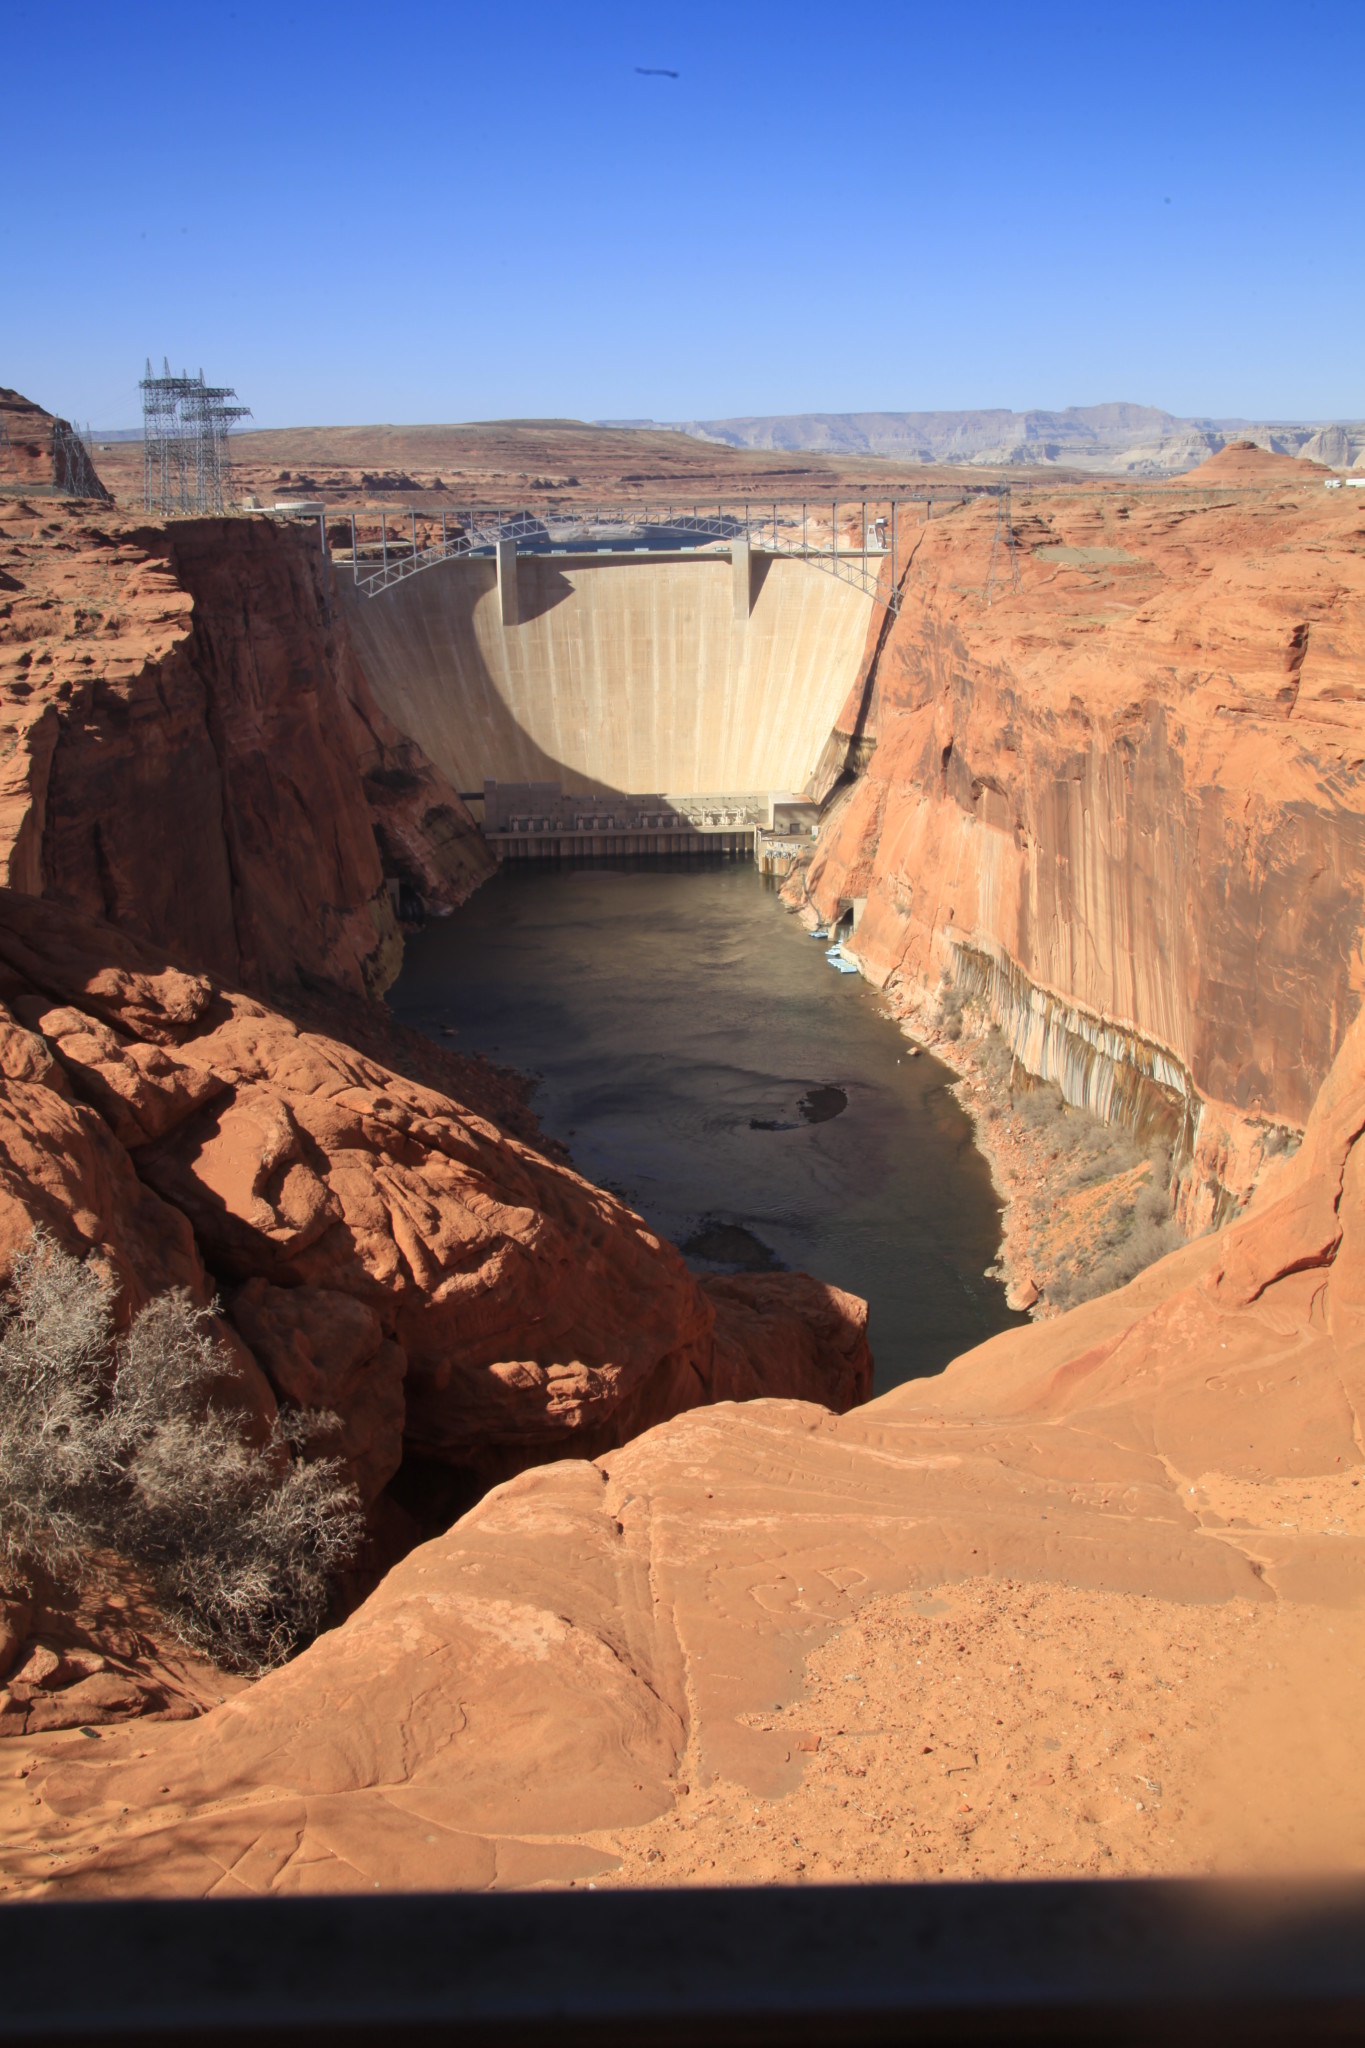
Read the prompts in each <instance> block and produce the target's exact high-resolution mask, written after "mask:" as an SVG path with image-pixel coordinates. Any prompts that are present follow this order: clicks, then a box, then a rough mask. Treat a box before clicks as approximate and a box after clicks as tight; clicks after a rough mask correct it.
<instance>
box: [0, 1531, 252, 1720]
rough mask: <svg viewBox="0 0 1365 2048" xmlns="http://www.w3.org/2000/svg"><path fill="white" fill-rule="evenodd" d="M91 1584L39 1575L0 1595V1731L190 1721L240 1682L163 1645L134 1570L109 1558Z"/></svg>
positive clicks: (162, 1631)
mask: <svg viewBox="0 0 1365 2048" xmlns="http://www.w3.org/2000/svg"><path fill="white" fill-rule="evenodd" d="M97 1576H98V1578H99V1582H100V1583H99V1586H98V1589H96V1588H95V1587H94V1585H93V1584H92V1585H91V1586H90V1587H86V1588H82V1589H78V1590H76V1591H74V1592H73V1591H70V1590H66V1591H62V1590H60V1589H58V1588H56V1587H54V1586H52V1585H50V1584H48V1583H46V1582H45V1581H44V1582H42V1583H41V1584H39V1585H38V1586H37V1587H35V1588H34V1589H33V1591H32V1592H31V1593H30V1594H28V1595H27V1596H25V1597H23V1598H20V1597H18V1596H15V1595H9V1596H5V1597H0V1737H4V1738H7V1739H8V1740H9V1741H11V1742H16V1741H19V1740H21V1739H23V1738H25V1737H29V1736H36V1735H52V1734H57V1733H59V1732H61V1731H62V1730H66V1729H86V1730H90V1729H94V1728H102V1727H107V1726H109V1725H111V1724H114V1723H117V1722H120V1721H133V1720H137V1721H145V1720H154V1721H188V1720H193V1719H194V1718H195V1717H196V1716H197V1715H198V1714H200V1713H202V1712H203V1711H204V1710H205V1709H206V1708H207V1707H210V1706H213V1705H215V1704H217V1703H219V1702H220V1701H221V1700H222V1699H223V1698H225V1697H226V1696H227V1695H228V1694H230V1693H232V1692H235V1691H237V1690H238V1689H239V1688H240V1686H241V1685H242V1683H243V1681H242V1680H241V1679H239V1678H234V1677H233V1676H231V1675H230V1674H228V1673H226V1672H222V1671H219V1670H217V1669H216V1667H215V1666H214V1665H212V1664H211V1663H209V1662H208V1660H207V1659H206V1658H204V1657H201V1656H198V1655H196V1654H195V1653H193V1652H190V1651H186V1650H185V1649H183V1647H177V1646H173V1645H170V1644H168V1643H167V1642H166V1640H165V1633H166V1632H165V1629H164V1627H163V1626H162V1624H161V1622H160V1618H159V1616H158V1615H157V1614H156V1612H155V1609H154V1607H153V1606H152V1604H151V1602H150V1601H149V1600H148V1598H147V1596H146V1593H145V1589H144V1588H142V1587H141V1586H140V1585H139V1583H138V1581H137V1579H136V1576H135V1575H134V1574H132V1573H130V1572H129V1571H128V1569H127V1568H126V1567H125V1566H123V1565H122V1564H120V1562H119V1560H117V1559H114V1558H108V1559H104V1560H101V1561H100V1570H99V1572H98V1575H97Z"/></svg>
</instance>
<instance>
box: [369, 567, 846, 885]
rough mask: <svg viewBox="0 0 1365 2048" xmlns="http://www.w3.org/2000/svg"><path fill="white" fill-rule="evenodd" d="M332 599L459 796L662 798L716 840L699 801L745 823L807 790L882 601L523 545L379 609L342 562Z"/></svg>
mask: <svg viewBox="0 0 1365 2048" xmlns="http://www.w3.org/2000/svg"><path fill="white" fill-rule="evenodd" d="M336 587H337V590H338V593H339V594H340V596H341V597H342V599H343V601H344V602H345V603H346V606H347V611H348V615H349V617H350V621H351V627H352V631H353V634H354V638H355V644H356V649H357V653H358V654H359V656H360V660H361V663H362V665H363V667H364V669H365V673H366V675H367V677H368V679H369V681H370V684H371V687H372V688H373V690H374V692H375V695H376V697H377V698H378V700H379V702H380V704H381V705H382V706H383V708H384V710H385V711H386V712H387V713H388V715H389V716H390V717H391V718H392V719H393V721H394V723H395V724H396V725H397V726H399V728H400V729H401V730H402V731H404V732H406V733H408V734H410V735H411V736H412V738H414V739H415V740H417V741H418V742H419V743H420V745H421V746H422V747H423V748H424V749H425V751H426V752H427V754H428V755H429V756H430V757H431V759H432V760H433V761H435V762H436V764H437V765H438V766H439V767H440V768H441V769H442V771H443V772H444V773H445V774H446V775H447V776H448V777H449V779H450V781H451V782H452V783H454V785H455V787H456V788H457V789H460V790H462V791H469V792H472V791H478V790H480V789H481V788H482V787H483V785H484V784H485V783H486V782H490V781H491V782H495V783H498V784H501V785H507V784H512V785H522V786H526V785H533V784H539V785H541V786H542V789H543V790H546V791H547V792H548V791H549V790H552V789H553V786H554V785H556V784H558V785H559V786H560V788H561V789H562V790H563V791H564V792H566V793H570V792H572V793H577V794H579V795H581V796H583V797H588V798H596V799H599V800H600V799H605V798H610V797H613V796H616V797H620V796H625V797H628V798H629V797H637V798H638V797H646V796H656V797H658V798H660V799H662V798H663V797H665V796H666V797H667V798H668V799H670V803H671V804H672V806H673V809H672V813H671V815H677V813H678V810H679V806H680V805H681V808H682V809H683V810H686V811H689V812H691V814H692V816H693V818H694V820H695V821H696V823H697V825H698V827H699V828H700V829H705V824H704V823H703V821H702V819H701V817H700V816H699V813H698V807H697V802H696V800H697V799H699V798H708V799H711V800H713V801H714V803H715V805H716V808H715V809H713V810H712V811H710V812H709V813H708V814H707V819H706V821H705V822H706V823H709V824H710V825H711V826H713V827H721V826H723V825H726V824H729V825H734V824H735V823H736V822H742V819H743V816H744V812H745V807H746V805H747V807H748V810H749V813H750V823H751V824H752V822H753V821H754V820H755V818H756V817H757V815H758V806H759V805H763V806H768V805H769V799H770V798H771V796H772V795H773V794H774V793H777V792H789V791H799V790H801V789H803V788H804V786H805V785H806V784H807V783H808V782H809V780H810V778H811V776H812V774H813V772H814V770H815V767H816V764H817V762H818V761H819V758H820V755H821V752H822V750H823V748H824V746H825V743H826V741H827V740H828V738H829V735H830V731H831V728H832V727H833V725H834V722H835V720H836V718H837V717H838V715H839V712H840V710H841V709H842V707H843V705H844V702H845V700H846V698H847V696H848V693H849V690H850V688H851V687H852V685H853V683H854V681H855V680H856V677H857V673H858V669H859V665H860V663H861V660H862V657H863V653H864V649H865V647H866V643H867V636H868V627H869V622H870V620H871V616H872V611H873V602H874V601H873V599H872V597H871V596H870V595H868V594H867V593H866V592H865V591H863V590H861V589H858V588H855V587H853V586H851V585H850V584H848V583H846V582H843V581H841V580H839V579H838V578H836V577H834V576H831V575H828V574H825V573H821V572H820V571H819V570H818V569H817V568H814V567H812V566H811V565H809V564H808V563H805V562H802V561H801V560H799V559H792V558H786V557H782V556H764V555H761V554H759V553H758V552H757V551H756V550H755V551H752V552H751V551H750V550H749V549H748V548H746V547H744V546H743V545H742V544H736V545H735V546H734V547H733V548H730V549H724V550H721V549H717V550H714V551H713V550H707V551H704V552H703V551H701V550H697V551H690V550H687V551H680V552H678V553H663V552H651V553H648V554H646V553H643V552H641V553H637V554H628V553H621V552H616V553H607V552H602V553H586V552H585V553H577V554H570V553H558V554H544V553H541V554H532V553H526V554H521V555H516V554H514V553H513V551H512V550H511V549H510V548H508V549H505V550H501V551H500V559H499V558H494V557H491V556H486V555H485V556H468V557H465V558H463V559H454V560H447V561H442V562H438V563H436V564H434V565H433V566H432V567H430V568H428V569H425V570H423V572H422V573H421V574H419V575H414V576H412V577H410V578H409V579H408V580H407V581H405V582H403V583H401V584H397V585H395V586H393V587H392V588H389V589H386V590H383V591H382V592H380V593H379V594H378V595H377V596H375V597H367V596H366V595H365V594H364V593H363V591H360V590H358V589H356V587H355V586H354V584H353V582H352V579H351V578H350V577H349V576H348V575H347V574H346V572H345V570H344V569H342V568H338V571H337V574H336ZM566 800H567V798H566ZM675 800H676V801H675ZM551 807H552V806H551V803H550V799H549V797H548V794H547V796H546V800H545V803H544V804H543V805H542V808H551ZM599 807H600V806H599ZM629 808H630V807H629V806H624V807H623V806H620V805H618V806H617V811H618V812H622V811H623V810H624V811H628V810H629ZM585 822H588V823H590V822H591V821H590V820H587V821H585ZM638 822H639V823H640V825H641V826H646V825H648V824H650V823H654V824H659V823H662V822H664V820H663V819H662V818H659V819H644V818H641V819H640V820H639V821H638ZM528 823H531V824H538V823H540V821H539V820H534V821H532V820H528ZM485 824H486V827H491V828H493V829H496V827H494V820H493V818H492V817H491V816H489V817H488V818H486V820H485ZM548 824H549V821H548V820H546V821H545V822H544V825H543V826H542V829H548ZM509 850H520V849H509ZM661 850H662V849H661Z"/></svg>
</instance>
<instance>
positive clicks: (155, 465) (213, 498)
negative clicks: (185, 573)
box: [141, 356, 251, 519]
mask: <svg viewBox="0 0 1365 2048" xmlns="http://www.w3.org/2000/svg"><path fill="white" fill-rule="evenodd" d="M161 364H162V374H161V375H160V376H159V377H154V376H153V375H152V365H151V359H150V358H148V362H147V374H146V376H145V377H144V378H143V379H142V386H141V388H142V497H143V503H144V504H145V505H146V507H147V510H148V511H149V512H159V513H160V514H161V515H162V517H163V518H167V519H168V518H170V517H171V516H172V514H174V513H176V512H222V511H223V510H224V509H225V495H224V494H225V488H226V484H227V478H228V472H229V469H230V467H231V464H230V460H229V456H228V435H229V433H230V432H231V430H232V427H233V425H234V423H235V422H236V421H237V420H244V419H250V417H251V413H250V409H249V408H248V407H247V406H245V405H233V404H230V403H229V401H230V400H232V399H235V398H236V396H237V394H236V392H235V391H231V390H229V389H228V387H227V385H225V384H206V383H205V382H204V373H203V371H202V370H201V371H200V372H199V375H198V376H197V377H191V376H190V375H189V373H188V371H185V370H182V371H181V373H180V375H179V376H178V377H177V376H174V375H173V374H172V371H171V366H170V364H169V363H168V362H167V361H166V358H165V357H164V356H163V357H162V359H161Z"/></svg>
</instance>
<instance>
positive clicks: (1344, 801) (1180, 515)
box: [791, 448, 1365, 1225]
mask: <svg viewBox="0 0 1365 2048" xmlns="http://www.w3.org/2000/svg"><path fill="white" fill-rule="evenodd" d="M998 519H999V513H998V509H997V506H996V505H995V504H994V503H990V504H987V503H982V504H977V505H974V506H966V507H963V508H961V509H960V510H957V511H954V512H952V513H951V514H949V515H948V516H946V517H943V518H941V519H935V520H934V521H933V522H932V523H926V524H924V525H923V526H921V528H920V529H919V531H918V533H917V534H915V535H914V536H913V538H912V541H911V545H910V551H909V562H908V567H907V569H906V572H905V577H904V583H903V590H904V601H903V606H902V609H901V612H900V616H899V618H898V619H897V620H896V621H895V623H894V624H893V625H892V627H891V628H890V630H889V632H888V633H887V635H886V638H885V641H884V644H883V645H882V646H881V649H880V653H879V654H878V656H877V659H876V662H875V666H874V668H873V671H872V673H871V675H870V677H869V676H866V675H865V676H864V678H863V679H862V680H861V681H860V684H859V686H858V687H857V688H856V689H855V691H854V692H853V693H851V696H850V701H849V703H848V704H847V705H846V706H845V709H844V712H843V714H842V716H841V718H840V720H839V721H838V729H839V731H840V733H842V734H844V735H852V734H854V733H855V732H856V733H857V735H858V744H859V746H860V747H861V749H862V758H863V760H864V761H865V762H866V764H867V765H866V769H865V773H863V775H862V776H861V779H860V780H859V781H858V782H857V783H856V784H855V786H854V787H853V788H852V789H851V790H849V791H848V792H847V793H845V794H842V795H841V796H839V797H838V798H836V801H835V805H834V807H833V809H832V813H831V814H830V815H829V816H828V817H827V820H826V824H825V826H824V828H823V829H822V833H821V839H820V846H819V852H818V854H817V856H816V858H815V861H814V863H813V865H812V866H811V868H810V869H809V871H808V872H807V873H806V874H805V875H803V876H801V877H798V878H797V880H796V882H795V883H794V885H793V886H792V890H791V893H792V895H793V897H794V898H796V899H798V900H802V899H805V900H809V902H810V904H811V905H812V906H813V907H814V908H815V909H817V910H818V911H819V912H820V913H821V914H822V915H825V914H836V913H837V912H838V910H839V909H840V908H841V906H843V905H846V904H848V903H851V902H853V901H854V900H856V899H866V902H865V909H864V910H863V912H862V915H861V918H860V921H859V924H858V928H857V932H856V936H855V938H854V940H853V942H852V943H853V950H854V951H855V953H856V954H857V957H858V958H859V960H860V961H861V963H862V965H863V967H864V971H865V972H866V973H868V974H869V975H870V976H871V977H872V978H873V979H874V980H875V981H876V982H878V983H879V984H881V985H883V986H893V987H895V988H896V989H899V990H901V991H902V992H906V991H918V992H919V994H920V996H921V997H923V996H931V995H932V992H933V991H934V990H935V989H936V988H937V987H938V985H939V984H940V982H941V981H947V982H949V983H955V984H957V985H958V986H959V987H960V988H961V989H962V991H963V992H964V993H965V994H967V995H969V996H972V995H975V996H979V997H981V998H982V999H983V1000H984V1001H985V1002H986V1003H987V1005H988V1006H989V1008H990V1010H991V1012H992V1014H993V1015H994V1016H995V1017H996V1019H997V1021H998V1022H999V1023H1000V1024H1001V1026H1002V1028H1003V1029H1004V1030H1005V1032H1006V1034H1007V1036H1008V1037H1009V1039H1010V1041H1011V1043H1012V1044H1013V1046H1014V1048H1015V1050H1016V1052H1017V1053H1018V1054H1019V1056H1020V1057H1021V1058H1022V1059H1023V1060H1024V1061H1025V1063H1026V1065H1028V1066H1029V1068H1030V1069H1031V1071H1033V1072H1034V1073H1039V1074H1045V1075H1047V1076H1049V1077H1051V1078H1054V1079H1056V1080H1058V1081H1059V1082H1061V1084H1062V1086H1063V1089H1064V1092H1065V1093H1066V1094H1067V1097H1068V1099H1069V1100H1072V1101H1075V1102H1081V1101H1085V1102H1088V1103H1089V1104H1090V1105H1091V1106H1092V1107H1094V1108H1096V1109H1098V1110H1099V1111H1100V1112H1101V1113H1102V1114H1108V1115H1118V1116H1120V1117H1121V1118H1123V1119H1125V1120H1126V1121H1128V1122H1130V1123H1131V1124H1133V1125H1134V1127H1135V1128H1137V1129H1138V1130H1139V1132H1141V1131H1143V1130H1146V1129H1152V1128H1159V1129H1160V1130H1161V1131H1162V1132H1163V1134H1164V1135H1167V1136H1169V1137H1173V1138H1175V1139H1176V1141H1177V1143H1178V1144H1179V1145H1180V1147H1181V1149H1182V1150H1183V1151H1184V1153H1185V1154H1186V1156H1187V1162H1188V1164H1189V1169H1190V1170H1189V1173H1188V1175H1187V1180H1186V1184H1185V1189H1184V1195H1183V1208H1184V1219H1185V1221H1186V1222H1187V1224H1190V1225H1202V1224H1203V1223H1205V1222H1207V1221H1208V1220H1209V1219H1210V1218H1211V1217H1213V1216H1214V1215H1216V1214H1219V1213H1222V1211H1223V1210H1224V1209H1225V1207H1226V1204H1227V1202H1228V1200H1229V1199H1232V1198H1236V1197H1240V1196H1242V1195H1244V1194H1245V1193H1246V1192H1247V1190H1248V1189H1249V1187H1250V1186H1251V1185H1252V1184H1254V1181H1255V1179H1256V1176H1257V1174H1258V1173H1259V1172H1260V1171H1261V1169H1262V1167H1263V1165H1264V1162H1265V1159H1266V1158H1267V1157H1268V1156H1270V1155H1271V1154H1273V1153H1274V1152H1275V1151H1276V1150H1278V1149H1279V1148H1280V1147H1281V1146H1282V1145H1283V1143H1284V1142H1285V1139H1286V1135H1287V1134H1288V1135H1289V1136H1290V1137H1291V1138H1292V1134H1293V1133H1294V1132H1295V1131H1297V1130H1300V1129H1301V1128H1302V1126H1303V1124H1304V1122H1305V1120H1306V1118H1307V1115H1308V1112H1309V1109H1310V1108H1311V1105H1312V1103H1313V1100H1314V1098H1315V1096H1316V1094H1317V1091H1318V1089H1319V1087H1320V1086H1321V1084H1322V1081H1323V1078H1324V1076H1325V1075H1326V1073H1327V1070H1328V1068H1329V1066H1330V1065H1331V1062H1332V1059H1333V1057H1334V1055H1335V1053H1336V1051H1337V1049H1338V1047H1339V1046H1340V1044H1341V1042H1342V1039H1343V1037H1344V1034H1345V1032H1346V1029H1347V1027H1348V1025H1349V1024H1350V1022H1351V1020H1352V1018H1353V1017H1354V1016H1355V1014H1356V1011H1357V1009H1358V1007H1359V1002H1360V993H1361V986H1362V978H1363V977H1365V958H1363V957H1362V926H1363V923H1365V803H1363V802H1362V774H1363V773H1365V711H1362V703H1365V685H1362V682H1361V677H1360V661H1361V653H1362V649H1365V506H1362V505H1361V503H1360V501H1359V499H1358V498H1357V496H1356V494H1355V493H1354V492H1353V491H1349V490H1339V491H1333V492H1328V491H1325V490H1324V489H1323V487H1322V473H1321V472H1319V471H1315V470H1314V469H1313V467H1312V465H1309V464H1306V463H1303V462H1292V461H1290V460H1289V459H1288V458H1282V457H1276V456H1272V455H1267V454H1265V453H1264V452H1262V451H1259V450H1253V449H1238V448H1234V449H1230V450H1228V451H1225V453H1224V454H1223V455H1220V456H1218V457H1216V458H1214V460H1213V461H1212V462H1210V463H1208V464H1206V465H1205V466H1204V468H1203V469H1202V470H1199V471H1196V472H1194V474H1193V475H1192V476H1191V477H1188V478H1185V479H1182V480H1181V482H1180V484H1178V485H1168V486H1165V487H1160V488H1153V489H1150V490H1148V491H1145V492H1141V493H1138V492H1133V491H1122V490H1118V489H1100V488H1095V487H1091V488H1086V489H1077V490H1075V491H1072V492H1066V491H1062V490H1053V491H1049V492H1048V493H1047V494H1046V495H1036V496H1032V495H1016V496H1015V498H1014V501H1013V508H1012V525H1013V531H1014V537H1015V543H1016V548H1017V562H1018V572H1017V587H1016V581H1015V577H1014V575H1013V574H1012V570H1011V559H1010V552H1009V548H1008V544H1007V537H1006V536H1005V534H1004V533H1003V531H1002V536H1001V538H1000V539H999V541H998V542H997V539H996V528H997V523H998ZM993 554H994V556H995V561H996V568H995V578H994V586H993V588H992V590H991V593H990V601H989V602H987V594H986V586H987V582H988V577H989V575H990V565H991V560H992V556H993ZM871 742H875V744H871ZM843 744H844V742H843V741H842V740H841V741H840V745H843Z"/></svg>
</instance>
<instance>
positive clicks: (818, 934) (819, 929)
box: [811, 924, 829, 939]
mask: <svg viewBox="0 0 1365 2048" xmlns="http://www.w3.org/2000/svg"><path fill="white" fill-rule="evenodd" d="M811 937H812V938H813V939H827V938H828V937H829V926H828V925H825V924H817V925H815V926H813V927H812V930H811Z"/></svg>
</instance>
